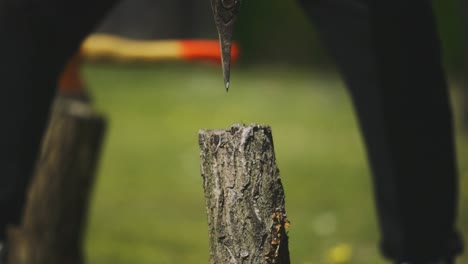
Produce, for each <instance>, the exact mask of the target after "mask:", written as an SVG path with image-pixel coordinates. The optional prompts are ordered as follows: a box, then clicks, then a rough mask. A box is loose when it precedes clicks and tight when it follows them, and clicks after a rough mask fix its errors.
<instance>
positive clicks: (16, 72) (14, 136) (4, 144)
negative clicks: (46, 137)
mask: <svg viewBox="0 0 468 264" xmlns="http://www.w3.org/2000/svg"><path fill="white" fill-rule="evenodd" d="M95 2H96V3H95ZM113 2H115V1H114V0H101V1H93V0H80V1H63V0H62V1H59V0H42V1H40V0H0V38H1V41H0V58H1V59H0V94H1V95H0V122H1V123H0V124H1V128H0V240H3V239H5V235H6V234H5V231H6V228H7V226H8V225H10V224H18V223H19V221H20V217H21V213H22V208H23V204H24V201H25V193H26V188H27V185H28V182H29V180H30V178H31V175H32V171H33V168H34V164H35V161H36V158H37V154H38V149H39V145H40V141H41V138H42V135H43V132H44V129H45V126H46V123H47V119H48V112H49V108H50V104H51V101H52V99H53V96H54V94H55V90H56V81H57V79H58V76H59V74H60V72H61V70H62V68H63V66H64V65H65V63H66V61H67V60H68V58H69V57H70V56H71V55H72V54H73V53H74V52H75V51H76V50H77V48H78V47H79V45H80V42H81V40H82V39H83V38H84V37H85V36H86V35H87V34H88V33H89V32H90V31H91V30H92V29H93V27H94V25H95V24H96V23H97V22H98V21H99V19H100V18H101V17H102V16H103V15H104V14H105V13H106V12H107V10H108V9H109V8H110V7H111V6H112V4H113Z"/></svg>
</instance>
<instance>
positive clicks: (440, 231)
mask: <svg viewBox="0 0 468 264" xmlns="http://www.w3.org/2000/svg"><path fill="white" fill-rule="evenodd" d="M404 1H407V0H404ZM404 1H396V2H402V5H401V6H400V7H398V8H397V6H398V3H396V2H395V1H387V2H389V4H388V5H387V6H384V3H383V1H373V4H372V5H369V4H368V1H366V0H313V1H307V0H303V1H301V2H302V5H303V7H304V9H305V11H306V13H307V14H308V16H309V17H310V19H311V20H312V21H313V22H314V24H315V25H316V27H317V29H318V31H319V33H320V34H321V36H322V39H323V42H324V44H325V46H326V47H327V48H328V50H329V52H330V53H331V55H332V57H333V58H334V59H335V61H336V63H337V66H338V68H339V69H340V71H341V73H342V75H343V77H344V80H345V83H346V85H347V87H348V90H349V92H350V94H351V97H352V100H353V103H354V107H355V110H356V113H357V115H358V119H359V123H360V127H361V131H362V134H363V137H364V140H365V143H366V148H367V153H368V159H369V162H370V165H371V169H372V174H373V183H374V194H375V200H376V206H377V214H378V220H379V226H380V231H381V237H382V238H381V239H382V243H381V245H382V247H381V248H382V252H383V254H384V255H385V256H387V257H389V258H391V259H395V260H412V261H423V260H427V259H436V258H440V257H446V256H454V255H456V254H458V253H459V252H460V251H461V248H462V245H461V241H460V238H459V236H458V233H457V232H456V229H455V217H456V208H457V202H456V201H457V195H458V194H457V193H458V188H457V181H458V179H457V172H456V164H455V157H454V145H453V128H452V114H451V110H450V104H449V98H448V91H447V83H446V80H445V75H444V72H443V70H442V66H441V62H440V52H439V43H438V38H437V34H436V29H435V28H436V27H435V25H434V18H433V14H432V10H431V6H430V2H428V1H426V0H422V1H418V0H416V1H407V2H409V3H406V2H404Z"/></svg>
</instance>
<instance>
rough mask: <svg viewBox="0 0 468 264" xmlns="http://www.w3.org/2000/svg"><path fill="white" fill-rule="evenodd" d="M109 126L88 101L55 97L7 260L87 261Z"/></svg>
mask: <svg viewBox="0 0 468 264" xmlns="http://www.w3.org/2000/svg"><path fill="white" fill-rule="evenodd" d="M105 126H106V125H105V120H104V118H103V117H102V116H100V115H98V114H96V113H94V112H93V110H92V109H91V107H90V106H89V105H88V104H86V103H83V102H79V101H76V100H70V99H65V98H62V97H58V98H57V99H56V100H55V103H54V106H53V108H52V112H51V119H50V122H49V127H48V129H47V132H46V135H45V138H44V140H43V143H42V151H41V155H40V158H39V160H38V162H37V165H36V173H35V176H34V178H33V180H32V183H31V185H30V188H29V192H28V197H27V203H26V206H25V210H24V213H23V221H22V225H21V226H19V227H13V228H10V230H9V232H8V235H9V238H8V239H9V252H8V262H7V263H9V264H81V263H83V254H82V241H83V231H84V228H85V222H86V219H87V212H88V201H89V196H90V192H91V189H92V185H93V182H94V174H95V168H96V164H97V162H98V159H99V154H100V148H101V144H102V139H103V135H104V131H105Z"/></svg>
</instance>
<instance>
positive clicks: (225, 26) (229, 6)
mask: <svg viewBox="0 0 468 264" xmlns="http://www.w3.org/2000/svg"><path fill="white" fill-rule="evenodd" d="M240 5H241V0H211V7H212V8H213V15H214V20H215V24H216V28H217V29H218V35H219V41H220V45H221V63H222V66H223V76H224V84H225V86H226V91H228V90H229V78H230V72H231V46H232V34H233V33H234V23H235V22H236V19H237V16H238V14H239V9H240Z"/></svg>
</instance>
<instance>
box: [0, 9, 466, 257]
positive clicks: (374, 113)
mask: <svg viewBox="0 0 468 264" xmlns="http://www.w3.org/2000/svg"><path fill="white" fill-rule="evenodd" d="M115 1H116V0H100V1H94V0H80V1H63V0H47V1H46V0H43V1H38V0H0V36H1V41H0V80H1V81H2V85H3V86H2V87H1V89H2V97H0V106H1V109H0V120H1V121H0V122H1V124H2V127H1V129H0V168H2V171H1V175H0V239H3V238H4V237H5V233H4V231H5V227H6V225H8V224H17V223H18V222H19V218H20V214H21V209H22V207H23V204H24V197H25V190H26V186H27V184H28V182H29V178H30V176H31V174H32V170H33V166H34V162H35V159H36V157H37V154H38V147H39V143H40V139H41V137H42V134H43V132H44V128H45V125H46V122H47V116H48V111H49V107H50V103H51V100H52V98H53V95H54V92H55V88H56V83H55V82H56V79H57V77H58V75H59V73H60V70H61V69H62V67H63V65H64V64H65V62H66V60H67V59H68V58H69V57H70V56H71V55H72V54H73V53H74V52H75V51H76V49H77V48H78V46H79V44H80V42H81V40H82V39H83V38H84V37H85V36H86V35H87V34H88V33H89V32H90V31H91V30H92V29H93V28H94V26H95V24H96V23H97V22H98V21H99V20H100V19H101V18H102V17H103V16H104V14H105V13H106V12H107V11H108V9H109V8H110V7H111V6H112V3H113V2H115ZM403 1H408V0H401V2H402V3H401V4H400V5H398V4H395V1H388V2H390V3H391V5H390V4H389V6H383V5H382V6H380V5H377V4H374V5H368V4H367V3H365V2H364V1H360V0H304V1H302V2H303V6H304V8H305V10H306V11H307V14H308V15H309V16H310V17H311V19H312V20H313V22H314V23H315V24H316V26H317V28H318V30H319V31H320V33H321V34H322V37H323V41H324V43H325V44H326V46H327V47H328V49H329V51H330V52H331V54H332V55H333V57H334V58H335V60H336V62H337V65H338V66H339V68H340V70H341V72H342V74H343V77H344V79H345V81H346V83H347V86H348V87H349V91H350V93H351V96H352V98H353V101H354V104H355V107H356V112H357V114H358V116H359V120H360V124H361V129H362V132H363V135H364V138H365V141H366V146H367V149H368V154H369V160H370V164H371V167H372V170H373V175H374V177H373V179H374V183H375V185H374V186H375V196H376V204H377V212H378V215H379V221H380V227H381V233H382V249H383V252H384V254H385V255H386V256H388V257H391V258H393V259H405V260H423V259H429V258H437V257H442V256H452V255H455V254H457V253H458V252H459V251H460V250H461V242H460V240H459V238H458V236H457V233H456V231H455V227H454V220H455V216H456V210H455V209H456V199H457V175H456V170H455V164H454V156H453V155H454V154H453V153H454V150H453V142H452V141H453V137H452V134H453V131H452V123H451V122H452V121H451V112H450V108H449V102H448V96H447V87H446V86H447V85H446V81H445V76H444V73H443V71H442V69H441V65H440V54H439V47H438V40H437V36H436V32H435V26H434V21H433V17H432V11H431V7H430V5H429V3H428V2H426V1H423V0H421V1H417V0H416V1H408V2H411V3H405V2H403ZM396 2H399V1H396ZM91 6H92V7H93V8H89V7H91Z"/></svg>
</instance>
